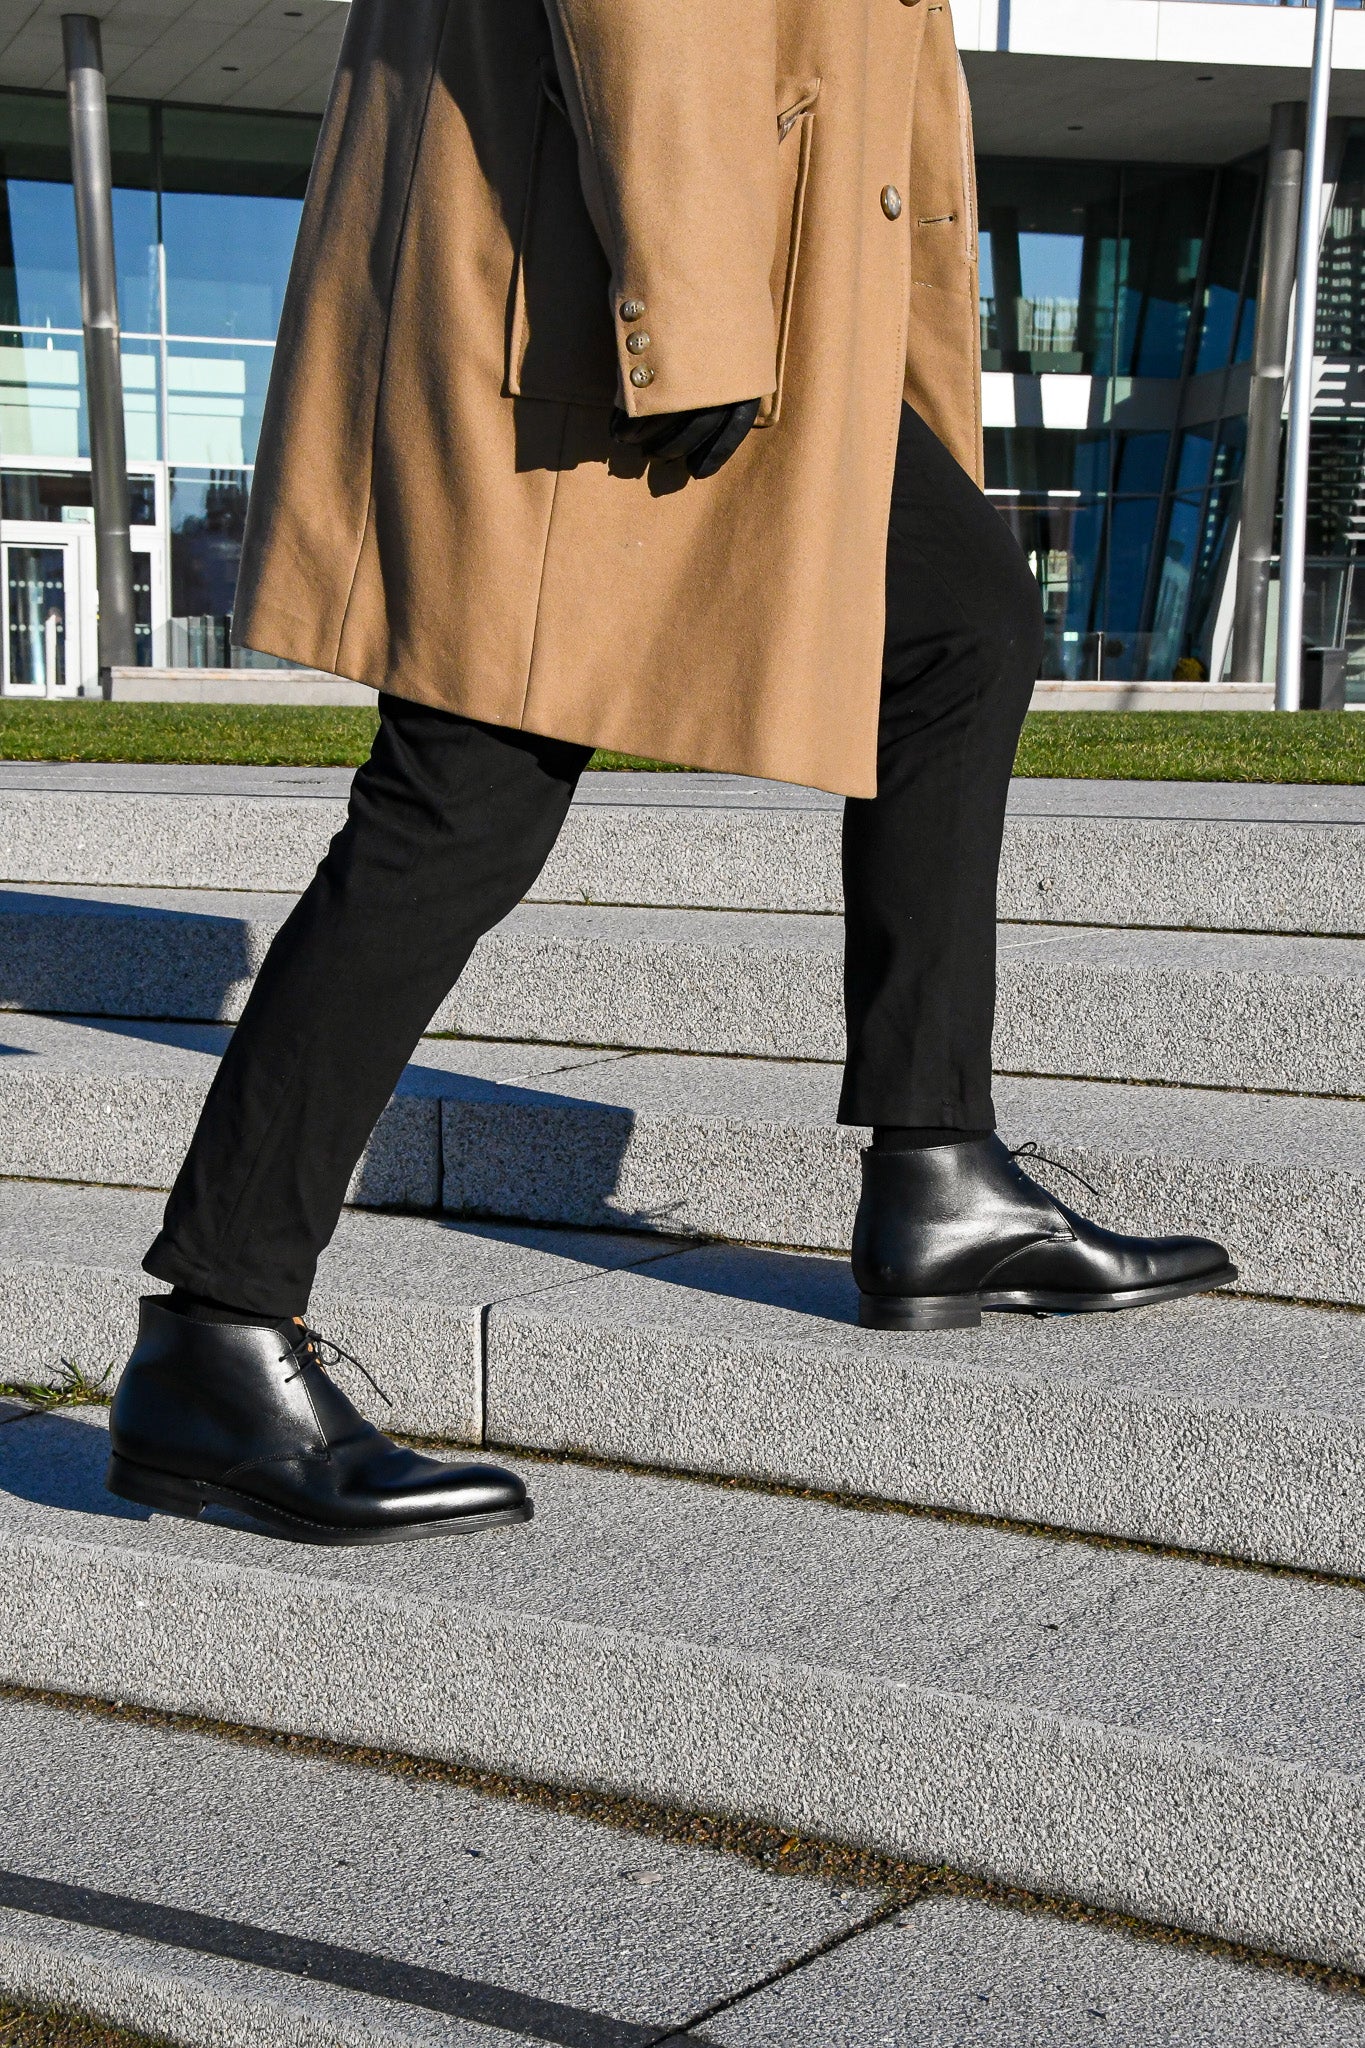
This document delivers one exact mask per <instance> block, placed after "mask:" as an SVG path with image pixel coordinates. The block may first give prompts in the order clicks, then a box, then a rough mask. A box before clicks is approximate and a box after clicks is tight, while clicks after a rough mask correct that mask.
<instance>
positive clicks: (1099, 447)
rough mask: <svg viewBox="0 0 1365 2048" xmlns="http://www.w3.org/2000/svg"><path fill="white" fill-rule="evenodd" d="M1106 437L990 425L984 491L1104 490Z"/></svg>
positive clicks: (1107, 456)
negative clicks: (985, 489)
mask: <svg viewBox="0 0 1365 2048" xmlns="http://www.w3.org/2000/svg"><path fill="white" fill-rule="evenodd" d="M1108 478H1109V436H1108V434H1081V433H1073V432H1068V431H1067V430H1065V429H1063V428H1059V427H987V429H986V488H987V489H988V490H996V491H999V490H1014V491H1082V492H1084V493H1086V494H1087V495H1088V494H1090V493H1092V492H1096V491H1102V490H1104V489H1105V488H1106V486H1107V484H1108Z"/></svg>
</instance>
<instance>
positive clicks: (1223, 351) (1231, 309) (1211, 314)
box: [1194, 284, 1238, 370]
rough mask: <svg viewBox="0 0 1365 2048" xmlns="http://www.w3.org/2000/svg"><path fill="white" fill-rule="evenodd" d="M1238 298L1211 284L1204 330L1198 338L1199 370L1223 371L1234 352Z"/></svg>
mask: <svg viewBox="0 0 1365 2048" xmlns="http://www.w3.org/2000/svg"><path fill="white" fill-rule="evenodd" d="M1237 298H1238V295H1237V293H1236V292H1235V291H1232V290H1230V289H1229V288H1228V286H1227V285H1222V284H1211V285H1210V286H1209V288H1208V290H1207V292H1206V293H1205V294H1204V326H1203V331H1202V333H1201V334H1200V336H1199V354H1198V356H1197V357H1196V359H1195V365H1194V366H1195V369H1196V370H1221V369H1222V367H1223V365H1224V363H1225V362H1226V361H1227V359H1228V356H1229V354H1230V353H1231V350H1232V338H1233V329H1234V328H1235V326H1236V323H1237Z"/></svg>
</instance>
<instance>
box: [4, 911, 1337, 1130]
mask: <svg viewBox="0 0 1365 2048" xmlns="http://www.w3.org/2000/svg"><path fill="white" fill-rule="evenodd" d="M287 909H288V899H287V898H283V897H280V896H272V895H254V896H253V895H245V894H238V895H233V894H231V893H228V892H221V891H220V892H213V891H200V890H151V889H121V890H120V889H102V888H93V887H92V888H89V889H74V888H71V889H68V888H62V889H57V888H53V889H49V890H40V889H37V888H33V887H30V886H28V885H24V886H22V887H16V888H14V889H12V890H9V891H7V892H5V893H4V895H3V897H0V1008H3V1009H10V1010H34V1011H49V1012H52V1011H56V1012H60V1011H80V1012H83V1013H85V1014H95V1015H101V1016H113V1017H153V1018H175V1019H187V1020H218V1019H231V1018H233V1017H236V1016H238V1015H240V1012H241V1008H242V1005H243V1003H244V1001H245V998H246V994H247V990H248V988H249V986H250V982H251V979H252V977H253V976H254V974H255V972H256V970H257V968H258V967H259V965H260V962H261V960H262V958H263V957H264V954H265V951H266V948H267V946H268V945H269V943H270V940H271V938H272V937H273V935H274V933H275V931H276V930H277V929H278V927H279V925H280V923H281V922H282V921H283V917H284V915H285V914H286V912H287ZM999 944H1000V998H999V1007H998V1014H997V1025H996V1038H995V1059H996V1065H997V1066H998V1067H1000V1068H1001V1069H1002V1070H1004V1071H1006V1072H1014V1073H1030V1074H1050V1075H1064V1076H1075V1077H1079V1078H1104V1079H1113V1080H1134V1081H1147V1080H1153V1081H1181V1082H1186V1083H1190V1084H1193V1085H1199V1086H1205V1087H1223V1088H1270V1089H1282V1090H1289V1091H1294V1092H1300V1093H1313V1094H1322V1095H1339V1096H1362V1095H1365V943H1363V942H1362V941H1360V940H1357V939H1306V938H1277V937H1266V936H1264V935H1239V934H1223V933H1199V932H1141V933H1134V932H1119V931H1102V930H1097V929H1090V928H1086V927H1068V928H1055V927H1054V928H1046V927H1042V926H1038V925H1018V924H1014V925H1010V924H1005V925H1002V926H1001V927H1000V940H999ZM842 947H843V933H842V927H841V924H840V922H839V920H838V919H836V918H832V917H813V916H778V915H774V914H769V913H752V914H751V913H744V912H727V911H696V910H689V911H676V910H674V911H668V910H638V909H622V908H619V907H614V908H607V909H603V908H596V907H575V906H571V905H548V904H537V905H525V906H523V907H522V908H521V909H520V910H518V911H516V912H514V913H513V915H512V916H511V917H510V918H509V919H507V921H506V922H505V923H504V924H502V925H500V926H499V927H498V928H497V930H495V931H493V932H491V933H489V935H488V936H487V937H486V938H485V939H484V940H483V941H482V942H481V943H480V944H479V946H478V947H477V949H476V950H475V953H474V957H473V959H472V960H471V961H470V964H469V966H468V968H467V969H466V971H465V973H464V974H463V975H462V976H461V978H460V981H459V983H458V984H457V986H456V988H455V989H454V990H453V991H452V993H451V995H450V996H449V997H447V999H446V1001H445V1002H444V1003H443V1004H442V1005H441V1007H440V1009H439V1010H438V1011H437V1014H436V1016H435V1018H434V1019H433V1020H432V1029H433V1030H436V1031H457V1032H460V1033H462V1034H467V1035H472V1036H475V1037H484V1038H501V1039H528V1040H544V1041H551V1042H557V1043H564V1042H565V1041H568V1042H572V1043H575V1044H579V1045H587V1046H614V1047H626V1048H642V1049H663V1050H667V1051H677V1052H699V1053H719V1054H740V1055H747V1056H750V1057H754V1058H760V1059H763V1058H766V1059H796V1060H834V1059H837V1058H839V1057H840V1056H841V1053H842V1049H843V995H842Z"/></svg>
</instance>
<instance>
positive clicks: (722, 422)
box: [611, 398, 762, 481]
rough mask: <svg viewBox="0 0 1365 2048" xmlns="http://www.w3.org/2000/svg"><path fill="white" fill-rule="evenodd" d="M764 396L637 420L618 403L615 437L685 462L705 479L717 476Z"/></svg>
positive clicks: (653, 455) (660, 456)
mask: <svg viewBox="0 0 1365 2048" xmlns="http://www.w3.org/2000/svg"><path fill="white" fill-rule="evenodd" d="M761 403H762V400H761V399H757V398H744V399H741V400H740V401H739V403H738V404H736V405H715V406H710V407H708V408H707V409H705V410H704V411H701V412H659V413H655V414H654V415H653V417H652V418H650V419H639V420H633V419H632V418H631V417H630V414H629V413H626V412H623V411H622V410H621V408H620V406H619V405H618V406H617V407H616V408H615V410H614V411H613V413H612V416H611V438H612V440H613V441H620V442H621V443H623V445H625V446H626V447H629V448H643V450H644V452H645V454H646V455H648V456H649V457H650V458H651V460H653V461H656V462H685V463H686V464H687V468H688V473H689V475H691V476H694V477H696V478H697V479H698V481H700V480H701V478H703V477H708V476H714V475H715V473H716V471H717V470H718V469H721V468H723V467H724V465H725V464H726V463H727V462H728V461H729V460H730V457H731V456H732V455H733V454H734V452H735V450H736V448H738V446H739V444H740V442H741V441H742V440H743V439H744V438H745V436H746V435H747V434H748V432H749V430H750V428H751V427H752V426H753V423H754V421H755V420H756V419H757V418H758V408H759V406H760V404H761Z"/></svg>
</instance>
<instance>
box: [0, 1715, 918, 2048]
mask: <svg viewBox="0 0 1365 2048" xmlns="http://www.w3.org/2000/svg"><path fill="white" fill-rule="evenodd" d="M0 1780H2V1781H3V1782H2V1785H0V1814H3V1818H4V1829H5V1856H4V1860H5V1864H6V1866H7V1870H6V1872H5V1873H4V1875H3V1877H0V1884H3V1886H4V1892H5V1894H7V1895H8V1898H10V1899H14V1900H23V1899H24V1898H25V1897H26V1895H28V1894H29V1893H30V1891H31V1904H32V1906H33V1907H34V1908H36V1911H31V1912H29V1913H23V1912H22V1911H21V1912H18V1913H16V1912H15V1911H14V1910H13V1909H12V1908H11V1910H8V1911H6V1910H2V1909H0V1997H3V1996H4V1995H5V1994H6V1993H8V1994H9V1995H10V1996H11V1997H12V1996H14V1995H16V1994H23V1993H24V1992H29V1993H30V1995H31V1992H32V1989H33V1988H35V1978H36V1972H37V1969H38V1965H39V1960H40V1956H41V1954H42V1951H43V1950H44V1949H46V1950H47V1952H48V1961H49V1966H52V1965H53V1964H55V1963H57V1962H58V1961H59V1960H60V1958H61V1957H62V1956H63V1954H64V1956H65V1958H66V1961H67V1967H68V1970H69V1971H70V1973H71V1974H70V1980H69V1981H70V1985H71V1990H72V1992H73V1993H74V1994H75V1999H74V2001H73V2002H80V1993H81V1991H82V1989H84V1991H85V1994H86V2000H85V2009H86V2010H87V2011H88V2010H90V2005H91V2002H93V2001H94V2000H96V1999H99V1998H100V1997H101V1994H102V1995H103V1998H105V1999H107V1998H108V1996H109V1995H110V1993H111V1992H112V1993H114V1994H115V1995H116V1994H117V1992H118V1991H119V1990H120V1989H121V1990H122V1993H123V1995H124V1997H125V1998H126V1999H127V2000H128V2001H129V2003H128V2004H127V2005H126V2006H125V2007H124V2009H123V2011H122V2012H121V2013H115V2014H111V2017H120V2018H123V2019H124V2020H125V2023H129V2022H131V2023H135V2024H139V2025H140V2027H141V2028H145V2029H146V2030H147V2031H148V2032H151V2031H153V2025H154V2022H156V2021H157V2020H158V2019H162V2020H163V2021H164V2019H165V2018H166V2017H168V2016H169V2015H168V2012H167V2008H168V2007H170V2008H172V2010H175V2008H176V2007H177V2006H178V2008H179V2009H178V2010H175V2018H176V2019H177V2020H178V2021H179V2022H180V2024H181V2026H184V2024H185V2022H186V2021H188V2022H189V2026H190V2029H191V2031H189V2032H188V2033H183V2032H181V2031H179V2029H177V2031H176V2033H175V2036H174V2038H175V2039H177V2040H182V2041H183V2040H185V2039H188V2040H190V2041H195V2040H196V2039H199V2038H207V2040H209V2041H211V2042H212V2043H213V2044H214V2048H221V2044H222V2042H223V2041H224V2040H230V2041H232V2042H233V2043H234V2048H246V2044H247V2043H250V2044H252V2048H260V2044H262V2036H263V2035H264V2034H265V2030H266V2029H267V2028H268V2027H269V2026H270V2016H271V2014H272V2012H273V2014H274V2015H275V2024H274V2028H273V2029H272V2030H271V2034H270V2037H269V2038H271V2039H273V2041H274V2042H279V2041H282V2040H285V2039H288V2040H289V2041H290V2042H294V2041H295V2040H297V2039H298V2038H299V2037H298V2036H297V2035H296V2033H295V2032H294V2030H293V2027H294V2026H297V2024H298V2019H297V2018H296V2019H294V2021H293V2025H291V2024H290V2018H291V2015H299V2016H300V2017H302V2016H306V2015H310V2014H311V2015H312V2016H313V2022H314V2024H315V2025H318V2024H319V2023H322V2024H325V2023H326V2022H328V2021H330V2022H331V2024H332V2026H333V2027H336V2028H337V2029H338V2032H337V2033H331V2032H329V2033H328V2034H327V2039H329V2040H333V2041H336V2040H338V2039H339V2040H340V2041H342V2042H344V2043H346V2044H347V2048H349V2044H351V2043H355V2044H356V2048H361V2044H364V2048H374V2044H375V2043H376V2042H378V2041H381V2040H382V2041H383V2042H385V2043H395V2042H397V2043H403V2044H407V2043H409V2042H411V2043H413V2044H416V2043H419V2042H420V2043H423V2044H426V2048H432V2044H434V2043H435V2042H437V2041H438V2040H439V2041H441V2042H447V2041H449V2042H453V2043H458V2044H466V2043H467V2044H469V2048H478V2044H480V2043H484V2042H487V2043H489V2044H490V2048H498V2044H502V2043H506V2044H507V2048H512V2044H513V2043H514V2042H517V2041H520V2042H525V2041H526V2040H527V2039H528V2038H532V2039H541V2040H546V2039H549V2040H577V2041H584V2042H586V2041H597V2040H606V2039H607V2038H608V2033H607V2029H608V2028H609V2027H610V2026H611V2022H613V2021H615V2022H618V2023H624V2027H625V2029H626V2031H625V2033H624V2036H623V2035H622V2034H619V2033H618V2032H616V2031H615V2029H612V2031H611V2032H610V2039H611V2041H612V2043H613V2044H614V2048H645V2044H646V2043H648V2042H650V2041H652V2040H656V2039H658V2038H659V2036H660V2035H662V2033H664V2032H665V2031H667V2030H668V2029H669V2028H670V2027H681V2026H685V2025H686V2024H687V2022H688V2021H689V2020H690V2019H691V2018H692V2017H693V2016H694V2015H696V2014H698V2013H702V2012H705V2011H707V2010H708V2009H710V2008H712V2007H714V2006H716V2005H718V2004H721V2003H722V2002H725V2001H727V2000H732V1999H735V1998H737V1997H740V1996H742V1995H743V1994H744V1993H745V1992H746V1991H748V1990H749V1989H751V1988H752V1987H753V1986H754V1985H756V1984H761V1983H762V1982H763V1981H764V1980H765V1979H766V1978H767V1977H769V1976H771V1975H772V1974H773V1973H774V1972H776V1971H779V1970H781V1969H783V1968H785V1967H788V1966H790V1965H791V1964H793V1963H795V1962H799V1961H800V1959H801V1958H802V1957H803V1956H805V1955H807V1954H808V1953H810V1952H811V1951H812V1950H817V1949H819V1948H820V1947H822V1946H823V1945H824V1944H825V1943H827V1942H829V1941H830V1940H832V1939H836V1938H838V1937H840V1936H843V1935H846V1934H848V1933H849V1932H851V1931H852V1930H853V1929H854V1928H855V1927H856V1926H857V1925H858V1924H859V1923H860V1922H861V1921H862V1920H864V1919H866V1918H867V1917H868V1916H869V1915H870V1914H871V1913H872V1912H873V1911H874V1910H875V1908H876V1906H877V1904H878V1900H877V1897H876V1895H875V1894H872V1893H868V1892H864V1891H858V1890H857V1889H854V1888H849V1887H843V1888H837V1887H836V1886H835V1885H834V1884H833V1883H831V1882H817V1881H815V1880H812V1879H808V1878H789V1877H786V1876H783V1875H780V1874H778V1873H777V1872H773V1871H765V1870H760V1869H758V1868H756V1867H755V1866H754V1865H753V1864H750V1863H747V1862H744V1861H741V1859H740V1858H739V1857H736V1856H731V1855H724V1854H721V1853H717V1852H716V1851H715V1850H708V1849H706V1848H701V1847H697V1848H694V1847H690V1846H687V1845H685V1844H681V1843H678V1842H673V1841H667V1840H658V1839H656V1838H649V1839H646V1838H641V1837H633V1836H631V1835H627V1834H622V1833H621V1832H619V1831H617V1830H614V1829H609V1828H605V1827H602V1826H600V1825H593V1823H591V1822H590V1821H587V1820H583V1819H580V1818H578V1817H577V1816H575V1815H573V1814H570V1813H554V1812H544V1811H539V1810H537V1809H536V1808H535V1807H534V1806H532V1805H529V1804H525V1803H519V1802H517V1801H515V1800H512V1799H505V1798H503V1799H500V1798H496V1797H492V1796H490V1795H488V1794H481V1793H479V1792H476V1791H473V1790H470V1789H467V1788H465V1787H463V1786H460V1785H458V1784H454V1783H441V1782H439V1781H437V1782H432V1781H430V1780H428V1781H425V1782H424V1781H423V1780H421V1779H420V1778H418V1777H416V1776H414V1775H412V1774H409V1775H406V1776H402V1775H399V1774H397V1773H392V1772H389V1771H384V1770H376V1769H372V1768H371V1769H366V1768H364V1767H362V1766H359V1765H356V1764H348V1763H344V1762H341V1761H338V1760H333V1759H330V1758H323V1757H308V1756H303V1755H297V1754H294V1755H291V1754H289V1753H288V1752H281V1751H278V1750H274V1749H270V1748H265V1747H261V1746H251V1745H247V1744H244V1743H240V1742H234V1741H230V1740H224V1739H222V1738H221V1737H215V1736H213V1735H210V1734H207V1733H199V1732H195V1731H191V1730H188V1729H183V1730H182V1729H176V1730H171V1729H165V1728H157V1727H148V1726H137V1725H130V1724H129V1723H127V1722H120V1721H117V1720H110V1719H108V1718H104V1717H99V1716H96V1715H93V1714H89V1713H78V1712H73V1711H71V1710H69V1709H67V1710H62V1709H57V1708H52V1707H43V1706H40V1705H37V1704H35V1703H30V1702H22V1701H14V1700H9V1701H4V1702H0ZM225 1831H226V1833H227V1836H228V1839H229V1840H230V1843H231V1853H230V1854H227V1855H225V1854H224V1833H225ZM25 1880H28V1881H29V1883H28V1884H26V1882H25ZM33 1880H38V1881H39V1882H38V1883H37V1884H35V1883H33V1882H32V1881H33ZM642 1880H643V1881H642ZM44 1883H45V1884H46V1885H48V1886H53V1887H59V1886H61V1887H73V1888H79V1891H80V1893H81V1895H82V1899H81V1904H83V1905H84V1908H85V1911H86V1912H87V1913H88V1914H89V1915H90V1919H91V1921H92V1922H93V1926H92V1925H89V1924H87V1925H84V1926H83V1925H81V1923H80V1919H79V1913H80V1905H78V1904H77V1902H76V1901H75V1900H74V1899H73V1900H72V1901H71V1904H70V1906H69V1908H68V1911H67V1915H64V1914H63V1912H62V1905H63V1901H62V1899H61V1897H60V1895H58V1896H57V1897H55V1898H54V1897H52V1896H51V1894H46V1895H45V1894H44V1892H43V1891H42V1890H40V1889H39V1885H40V1884H44ZM44 1904H47V1905H48V1906H49V1907H50V1909H51V1910H49V1911H48V1912H46V1913H44V1912H43V1910H42V1908H43V1906H44ZM139 1906H144V1907H152V1908H153V1909H156V1908H160V1909H161V1912H160V1913H159V1914H158V1915H157V1917H156V1919H154V1920H152V1921H151V1923H150V1925H148V1924H147V1921H146V1919H145V1918H144V1916H143V1915H140V1914H139V1913H138V1911H137V1908H138V1907H139ZM68 1916H69V1917H68ZM139 1927H141V1928H143V1929H144V1931H143V1932H141V1934H139V1932H138V1930H139ZM177 1935H178V1936H179V1939H177ZM215 1945H216V1947H217V1953H215V1952H214V1950H215ZM234 1950H235V1951H236V1959H233V1951H234ZM225 1951H226V1952H225ZM54 1952H55V1953H54ZM101 1966H102V1967H101ZM177 1972H178V1973H179V1975H180V1978H181V1986H180V1997H179V2000H177V1999H176V1996H175V1985H174V1973H177ZM111 1977H112V1979H113V1980H114V1981H113V1982H112V1983H111V1982H110V1981H109V1980H110V1978H111ZM168 1979H170V1981H169V1982H168V1981H167V1980H168ZM348 1979H349V1982H348ZM357 1979H359V1981H360V1983H364V1982H365V1981H366V1980H367V1979H368V1980H369V1981H370V1982H371V1984H372V1985H373V1987H374V1989H373V1992H372V1993H370V1994H367V1993H365V1992H363V1991H361V1990H359V1989H358V1988H356V1982H357ZM329 1980H330V1981H329ZM386 1993H387V1995H385V1994H386ZM196 1997H197V1998H198V1999H199V2000H202V2001H203V2005H204V2007H206V2008H207V2010H202V2009H201V2010H200V2011H199V2012H196V2010H195V2004H196ZM425 2001H429V2003H428V2002H425ZM542 2001H543V2003H541V2002H542ZM186 2008H188V2010H186ZM215 2008H216V2010H215ZM106 2010H107V2007H106ZM443 2010H444V2012H445V2014H446V2016H447V2017H446V2018H445V2021H444V2023H442V2022H441V2021H438V2020H437V2018H436V2017H435V2015H436V2014H438V2013H440V2012H442V2011H443ZM457 2015H459V2017H457ZM215 2017H216V2018H217V2020H218V2025H217V2026H216V2027H213V2026H212V2022H213V2019H214V2018H215ZM234 2018H235V2019H236V2021H237V2024H238V2025H239V2026H241V2027H243V2028H244V2029H245V2030H246V2031H243V2032H237V2031H234V2030H233V2028H232V2026H231V2022H232V2020H233V2019H234ZM498 2019H501V2021H502V2025H496V2024H495V2022H496V2021H497V2020H498ZM196 2021H197V2022H198V2025H199V2026H200V2027H204V2028H205V2029H206V2034H205V2036H201V2035H200V2034H199V2033H198V2032H197V2031H194V2030H193V2029H194V2028H195V2023H196ZM479 2021H482V2022H483V2024H478V2022H479ZM208 2027H212V2031H211V2032H208V2031H207V2028H208ZM448 2028H449V2029H451V2031H447V2029H448ZM155 2031H156V2032H158V2033H160V2031H161V2028H160V2026H156V2027H155ZM304 2038H305V2039H306V2041H307V2042H308V2043H310V2044H313V2043H314V2042H315V2040H317V2039H318V2038H319V2037H315V2036H314V2034H313V2033H312V2032H311V2030H310V2031H309V2032H308V2033H307V2035H306V2036H305V2037H304Z"/></svg>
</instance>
